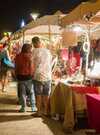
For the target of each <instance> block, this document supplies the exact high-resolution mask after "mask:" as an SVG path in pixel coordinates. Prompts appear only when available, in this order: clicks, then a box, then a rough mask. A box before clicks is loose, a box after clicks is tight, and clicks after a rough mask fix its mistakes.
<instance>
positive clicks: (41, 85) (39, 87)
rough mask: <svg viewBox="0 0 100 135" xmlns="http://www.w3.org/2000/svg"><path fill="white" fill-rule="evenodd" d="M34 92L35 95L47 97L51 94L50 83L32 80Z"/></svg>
mask: <svg viewBox="0 0 100 135" xmlns="http://www.w3.org/2000/svg"><path fill="white" fill-rule="evenodd" d="M33 83H34V91H35V95H45V96H49V95H50V92H51V81H46V82H39V81H36V80H34V81H33Z"/></svg>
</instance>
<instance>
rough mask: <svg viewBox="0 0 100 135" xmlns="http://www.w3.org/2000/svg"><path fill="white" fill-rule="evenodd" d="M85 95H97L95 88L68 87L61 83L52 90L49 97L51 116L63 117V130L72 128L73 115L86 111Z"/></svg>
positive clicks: (74, 118)
mask: <svg viewBox="0 0 100 135" xmlns="http://www.w3.org/2000/svg"><path fill="white" fill-rule="evenodd" d="M87 93H93V94H94V93H96V94H97V93H98V88H96V87H86V86H75V85H74V86H69V85H67V84H64V83H62V82H59V83H58V85H57V86H56V87H55V88H54V90H52V93H51V96H50V107H51V115H55V114H59V115H62V114H63V115H64V123H63V127H64V128H65V129H68V128H72V129H73V127H74V125H75V123H76V121H77V120H76V117H75V114H77V113H76V112H77V111H84V109H86V98H85V95H86V94H87Z"/></svg>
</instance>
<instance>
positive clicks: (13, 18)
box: [0, 0, 86, 33]
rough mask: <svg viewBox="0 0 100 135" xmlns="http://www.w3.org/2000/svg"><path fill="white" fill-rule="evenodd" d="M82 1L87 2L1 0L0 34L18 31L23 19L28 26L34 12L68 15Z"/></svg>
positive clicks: (69, 0) (77, 0)
mask: <svg viewBox="0 0 100 135" xmlns="http://www.w3.org/2000/svg"><path fill="white" fill-rule="evenodd" d="M82 1H86V0H0V33H2V32H4V31H16V30H18V29H19V28H20V23H21V20H22V19H24V20H25V22H26V24H27V23H28V22H29V21H31V20H32V18H31V16H30V13H32V12H38V13H39V14H40V16H43V15H46V14H52V13H55V12H56V11H57V10H61V11H62V12H64V13H67V12H68V11H69V10H70V9H72V8H74V7H75V6H76V5H78V4H79V3H80V2H82Z"/></svg>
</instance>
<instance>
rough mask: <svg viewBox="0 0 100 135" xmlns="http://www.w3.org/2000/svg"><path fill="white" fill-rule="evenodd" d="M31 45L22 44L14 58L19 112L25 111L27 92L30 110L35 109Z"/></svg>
mask: <svg viewBox="0 0 100 135" xmlns="http://www.w3.org/2000/svg"><path fill="white" fill-rule="evenodd" d="M31 49H32V46H31V45H30V44H24V45H23V47H22V51H21V53H19V54H18V55H17V56H16V58H15V74H16V77H17V81H18V93H19V101H20V104H21V109H20V110H19V112H25V107H26V97H27V94H28V96H29V99H30V105H31V109H32V112H34V111H36V110H37V109H36V106H35V96H34V90H33V84H32V75H33V72H34V66H33V64H32V53H31Z"/></svg>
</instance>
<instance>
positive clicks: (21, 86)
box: [18, 80, 36, 108]
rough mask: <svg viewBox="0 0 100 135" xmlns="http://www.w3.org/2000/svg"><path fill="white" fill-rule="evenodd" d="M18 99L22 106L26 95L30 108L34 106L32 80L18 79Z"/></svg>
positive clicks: (24, 104)
mask: <svg viewBox="0 0 100 135" xmlns="http://www.w3.org/2000/svg"><path fill="white" fill-rule="evenodd" d="M18 92H19V101H20V104H21V106H22V108H25V107H26V96H27V95H28V97H29V99H30V104H31V108H34V107H35V104H36V101H35V94H34V89H33V83H32V80H25V81H18Z"/></svg>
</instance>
